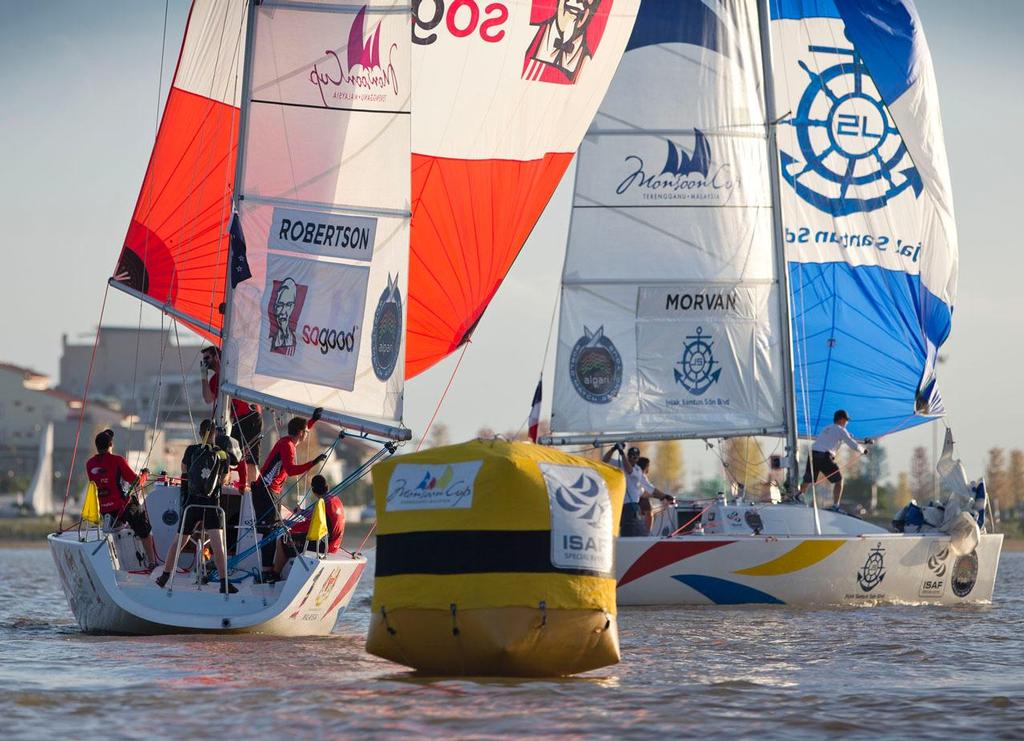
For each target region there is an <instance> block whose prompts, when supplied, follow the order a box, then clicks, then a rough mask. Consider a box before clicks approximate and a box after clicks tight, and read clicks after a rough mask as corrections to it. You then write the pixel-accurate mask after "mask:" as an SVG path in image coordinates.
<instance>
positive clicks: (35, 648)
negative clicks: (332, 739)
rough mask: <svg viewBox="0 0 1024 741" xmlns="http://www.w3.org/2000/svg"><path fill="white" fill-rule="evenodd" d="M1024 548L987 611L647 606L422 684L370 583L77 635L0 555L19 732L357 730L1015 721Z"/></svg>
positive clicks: (1005, 725)
mask: <svg viewBox="0 0 1024 741" xmlns="http://www.w3.org/2000/svg"><path fill="white" fill-rule="evenodd" d="M1022 579H1024V554H1020V553H1007V554H1004V556H1003V563H1002V564H1001V567H1000V573H999V580H998V583H997V585H996V600H997V603H996V604H995V605H992V606H989V607H961V608H952V609H949V608H934V607H881V608H845V609H831V610H785V609H779V608H672V609H668V608H663V609H655V608H643V609H630V610H624V611H623V612H622V613H621V614H620V632H621V641H622V650H623V661H622V663H621V664H619V665H618V666H614V667H610V668H608V669H604V670H599V671H596V672H591V673H590V674H587V675H585V676H583V677H578V678H574V679H564V680H533V681H531V680H522V679H514V680H513V679H509V680H502V679H450V678H431V677H420V676H417V675H415V674H412V673H411V672H407V671H404V670H403V669H402V668H401V667H397V666H396V665H394V664H390V663H388V662H386V661H383V660H381V659H377V658H375V657H372V656H369V655H368V654H366V653H365V652H364V651H363V641H364V636H365V633H366V629H367V626H368V624H369V617H370V615H369V604H370V602H369V594H370V590H371V589H372V579H369V578H367V579H365V580H364V582H363V583H362V584H360V586H359V591H358V592H357V595H356V598H355V599H354V600H353V604H352V607H351V608H350V611H349V613H348V614H346V615H345V616H344V617H343V618H342V619H341V621H340V622H339V623H338V626H337V627H336V629H335V632H334V635H332V636H330V637H327V638H303V639H280V638H267V637H259V636H225V637H203V636H161V637H152V638H149V637H146V638H123V637H111V636H105V637H97V636H85V635H82V634H80V633H79V632H78V631H77V629H76V626H75V625H74V622H73V619H72V617H71V613H70V611H69V610H68V607H67V603H66V602H65V600H64V596H63V594H62V593H61V591H60V587H59V585H58V583H57V579H56V574H55V571H54V567H53V562H52V560H51V558H50V554H49V552H48V551H47V550H46V549H20V550H17V549H8V550H0V684H2V686H3V687H4V688H5V691H4V692H3V694H2V695H0V713H2V715H3V716H4V717H5V718H7V719H8V722H7V724H6V728H7V729H8V735H9V736H11V737H13V738H19V737H24V738H29V737H32V738H38V737H39V736H40V735H41V732H42V730H43V729H45V730H46V732H47V735H51V734H52V735H57V734H61V733H65V734H66V733H74V734H75V735H76V736H84V735H89V734H104V735H115V736H135V737H142V736H149V737H151V736H153V735H158V736H166V735H170V734H173V735H203V736H209V735H211V734H215V735H224V736H226V735H228V734H232V735H237V734H259V735H271V734H275V735H278V734H283V733H289V734H296V733H298V734H313V733H318V734H321V735H323V734H325V733H327V734H332V735H337V734H341V733H344V734H346V735H348V734H354V733H359V732H366V733H375V734H382V733H394V734H406V735H413V734H416V735H429V736H441V735H446V736H450V735H460V736H475V737H480V736H483V737H495V736H499V735H513V734H514V735H519V736H521V735H561V734H567V733H569V734H580V735H584V734H585V735H596V736H622V735H655V734H670V735H672V736H691V737H692V736H709V735H723V736H724V735H728V736H736V735H754V734H760V733H770V734H773V735H779V734H786V735H787V736H806V737H821V736H822V735H824V734H833V733H834V734H843V735H852V736H863V737H878V736H880V735H885V736H914V737H935V738H940V737H941V738H948V737H949V736H950V735H952V734H953V733H972V734H979V733H983V734H985V735H992V734H996V735H1005V736H1008V737H1011V736H1016V735H1019V734H1021V733H1022V731H1021V728H1022V727H1024V670H1022V669H1021V664H1022V658H1024V637H1022V632H1024V631H1022V626H1024V589H1022V587H1021V584H1022Z"/></svg>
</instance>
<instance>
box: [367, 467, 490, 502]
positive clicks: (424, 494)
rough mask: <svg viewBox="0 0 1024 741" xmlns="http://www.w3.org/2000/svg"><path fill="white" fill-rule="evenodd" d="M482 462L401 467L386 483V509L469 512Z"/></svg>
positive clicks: (396, 468)
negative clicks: (459, 510)
mask: <svg viewBox="0 0 1024 741" xmlns="http://www.w3.org/2000/svg"><path fill="white" fill-rule="evenodd" d="M482 465H483V462H482V461H467V462H463V463H448V464H444V463H440V464H417V463H400V464H399V465H397V466H395V470H394V473H392V474H391V479H390V481H388V493H387V498H386V501H385V509H386V510H387V511H389V512H394V511H398V510H410V509H469V508H471V507H472V506H473V487H474V484H475V482H476V475H477V473H478V472H479V471H480V467H481V466H482Z"/></svg>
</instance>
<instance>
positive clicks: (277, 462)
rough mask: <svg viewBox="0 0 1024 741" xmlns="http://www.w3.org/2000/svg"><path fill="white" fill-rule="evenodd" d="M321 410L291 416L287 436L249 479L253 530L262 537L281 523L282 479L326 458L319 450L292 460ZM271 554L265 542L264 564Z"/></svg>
mask: <svg viewBox="0 0 1024 741" xmlns="http://www.w3.org/2000/svg"><path fill="white" fill-rule="evenodd" d="M322 413H323V410H322V409H319V408H318V409H316V410H314V411H313V416H312V417H310V418H309V419H308V420H305V419H303V418H302V417H292V418H291V419H290V420H289V421H288V435H287V436H285V437H282V438H281V439H280V440H278V441H277V443H276V444H275V445H274V447H273V448H271V449H270V455H268V456H267V459H266V460H265V461H264V462H263V468H261V469H260V475H259V476H257V477H256V479H255V481H253V482H252V508H253V511H254V512H255V514H256V532H258V533H259V534H260V535H261V536H262V535H266V534H267V533H269V532H271V531H272V530H274V528H276V527H279V526H280V525H281V514H280V512H279V511H278V506H277V502H276V498H277V497H280V496H281V491H282V489H283V488H284V482H285V481H287V480H288V477H289V476H301V475H302V474H304V473H306V471H308V470H309V469H311V468H312V467H313V466H315V465H317V464H318V463H323V461H325V460H326V459H327V454H326V453H321V454H320V455H318V456H317V457H316V458H314V459H313V460H311V461H306V462H305V463H297V462H296V461H295V446H296V445H298V444H299V443H301V442H302V441H303V440H305V439H306V437H307V436H308V435H309V431H310V430H311V429H312V428H313V425H315V424H316V423H317V420H319V419H320V415H321V414H322ZM273 554H274V545H273V544H272V543H270V544H267V550H266V551H265V552H264V556H265V558H264V559H263V563H270V561H271V559H273Z"/></svg>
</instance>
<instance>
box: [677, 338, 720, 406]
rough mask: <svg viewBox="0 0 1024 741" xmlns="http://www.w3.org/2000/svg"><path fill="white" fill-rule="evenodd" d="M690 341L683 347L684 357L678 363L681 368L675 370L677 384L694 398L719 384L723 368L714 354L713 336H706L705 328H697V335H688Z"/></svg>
mask: <svg viewBox="0 0 1024 741" xmlns="http://www.w3.org/2000/svg"><path fill="white" fill-rule="evenodd" d="M686 339H687V340H688V341H687V343H686V345H684V346H683V357H682V359H680V361H679V362H678V363H676V365H677V366H679V368H675V369H673V371H672V373H673V374H674V375H675V379H676V383H678V384H679V385H680V386H682V387H683V388H684V389H686V390H687V391H689V392H690V393H691V394H693V395H694V396H701V395H703V394H704V392H705V391H707V390H708V389H709V388H711V387H712V386H714V385H715V384H716V383H718V378H719V376H721V375H722V369H721V367H718V368H716V367H715V366H721V363H719V362H718V361H717V360H715V354H714V352H712V349H711V348H712V345H714V344H715V343H714V342H713V341H712V340H711V335H707V336H705V335H704V329H703V327H697V334H694V335H687V337H686Z"/></svg>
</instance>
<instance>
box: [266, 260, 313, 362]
mask: <svg viewBox="0 0 1024 741" xmlns="http://www.w3.org/2000/svg"><path fill="white" fill-rule="evenodd" d="M307 290H308V287H307V286H303V285H300V284H298V283H296V282H295V281H294V280H292V279H291V278H285V279H284V280H275V281H274V287H273V290H271V292H270V301H269V302H268V304H267V315H268V316H269V317H270V352H275V353H278V354H280V355H294V354H295V345H296V334H295V330H296V328H297V327H298V324H299V315H300V314H301V313H302V305H303V304H304V303H305V302H306V291H307Z"/></svg>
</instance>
